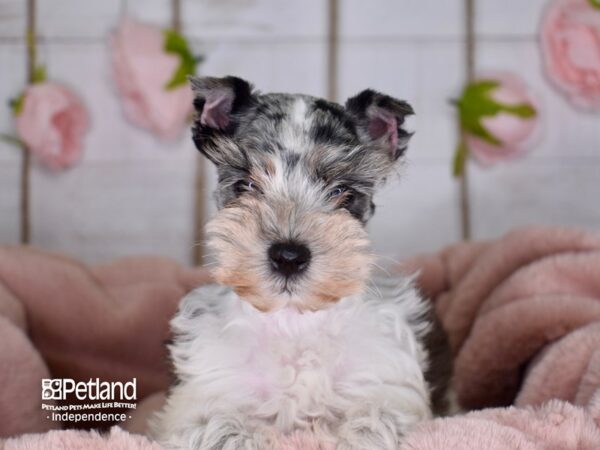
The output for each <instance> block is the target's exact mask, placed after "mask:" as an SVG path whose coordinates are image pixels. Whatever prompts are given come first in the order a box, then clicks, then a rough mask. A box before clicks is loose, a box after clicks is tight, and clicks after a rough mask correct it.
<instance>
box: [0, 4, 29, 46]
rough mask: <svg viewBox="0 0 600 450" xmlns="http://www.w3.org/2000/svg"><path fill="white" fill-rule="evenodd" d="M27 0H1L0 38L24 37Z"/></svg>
mask: <svg viewBox="0 0 600 450" xmlns="http://www.w3.org/2000/svg"><path fill="white" fill-rule="evenodd" d="M26 6H27V2H26V1H25V0H0V39H3V38H10V39H22V38H23V36H24V35H25V20H26V19H25V18H26V15H27V14H26V11H25V8H26Z"/></svg>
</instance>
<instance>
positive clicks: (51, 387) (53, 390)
mask: <svg viewBox="0 0 600 450" xmlns="http://www.w3.org/2000/svg"><path fill="white" fill-rule="evenodd" d="M61 381H62V380H53V379H51V378H42V400H61V399H62V389H61V387H62V382H61Z"/></svg>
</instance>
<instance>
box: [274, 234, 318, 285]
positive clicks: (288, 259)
mask: <svg viewBox="0 0 600 450" xmlns="http://www.w3.org/2000/svg"><path fill="white" fill-rule="evenodd" d="M268 253H269V261H270V262H271V267H272V268H273V270H274V271H275V272H277V273H280V274H281V275H284V276H285V277H286V278H287V277H291V276H292V275H298V274H300V273H302V272H304V271H305V270H306V268H307V267H308V264H309V263H310V258H311V254H310V250H309V249H308V247H307V246H306V245H303V244H298V243H295V242H279V243H276V244H273V245H271V247H270V248H269V251H268Z"/></svg>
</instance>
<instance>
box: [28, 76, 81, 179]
mask: <svg viewBox="0 0 600 450" xmlns="http://www.w3.org/2000/svg"><path fill="white" fill-rule="evenodd" d="M16 121H17V132H18V134H19V137H20V138H21V140H22V141H23V142H24V143H25V144H26V146H27V149H28V150H29V151H30V152H31V153H32V154H33V155H34V157H36V158H37V159H38V160H39V161H41V162H42V163H43V164H45V165H46V166H48V167H50V168H52V169H57V170H58V169H65V168H67V167H70V166H72V165H73V164H74V163H75V162H77V160H78V159H79V157H80V154H81V147H82V140H83V136H84V134H85V133H86V131H87V129H88V127H89V118H88V114H87V112H86V110H85V109H84V107H83V105H82V104H81V102H80V101H79V99H78V98H77V97H76V96H75V94H73V92H71V91H69V90H68V89H67V88H65V87H64V86H61V85H60V84H57V83H52V82H43V83H38V84H33V85H31V86H29V87H27V89H26V90H25V92H24V98H23V106H22V109H21V110H20V112H19V113H18V115H17V119H16Z"/></svg>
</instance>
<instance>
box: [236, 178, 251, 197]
mask: <svg viewBox="0 0 600 450" xmlns="http://www.w3.org/2000/svg"><path fill="white" fill-rule="evenodd" d="M233 190H234V191H235V194H236V195H238V196H239V195H242V194H245V193H246V192H252V191H255V190H256V185H255V184H254V182H253V181H250V180H239V181H237V182H236V183H235V184H234V185H233Z"/></svg>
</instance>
